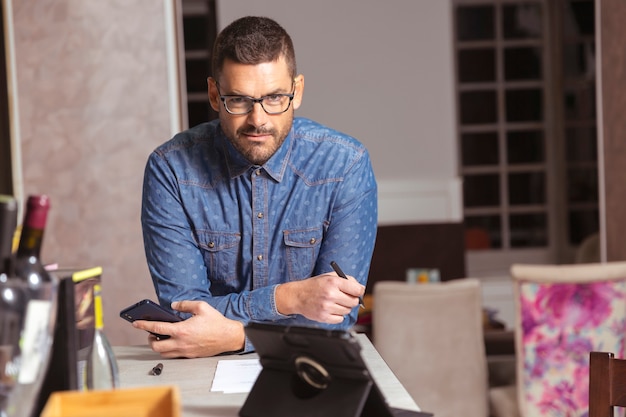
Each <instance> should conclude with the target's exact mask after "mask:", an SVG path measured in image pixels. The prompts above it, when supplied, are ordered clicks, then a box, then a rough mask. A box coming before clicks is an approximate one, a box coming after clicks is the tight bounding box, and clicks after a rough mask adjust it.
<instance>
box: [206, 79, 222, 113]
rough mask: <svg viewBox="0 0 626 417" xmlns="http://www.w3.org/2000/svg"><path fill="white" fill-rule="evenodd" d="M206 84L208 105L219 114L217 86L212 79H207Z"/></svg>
mask: <svg viewBox="0 0 626 417" xmlns="http://www.w3.org/2000/svg"><path fill="white" fill-rule="evenodd" d="M207 84H208V86H209V103H210V104H211V108H212V109H213V110H215V111H216V112H218V113H219V111H220V93H219V92H218V91H217V85H216V84H215V79H213V78H212V77H208V78H207Z"/></svg>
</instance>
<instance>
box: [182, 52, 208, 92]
mask: <svg viewBox="0 0 626 417" xmlns="http://www.w3.org/2000/svg"><path fill="white" fill-rule="evenodd" d="M185 71H186V74H187V92H189V93H193V92H196V93H197V92H203V93H205V92H207V91H208V84H207V80H206V79H207V77H208V76H209V61H208V59H204V58H201V59H188V60H187V61H186V63H185ZM207 100H208V97H207Z"/></svg>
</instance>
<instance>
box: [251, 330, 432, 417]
mask: <svg viewBox="0 0 626 417" xmlns="http://www.w3.org/2000/svg"><path fill="white" fill-rule="evenodd" d="M246 335H247V336H248V338H249V339H250V341H251V342H252V344H253V345H254V347H255V349H256V351H257V353H258V355H259V358H260V362H261V366H262V370H261V372H260V374H259V376H258V378H257V380H256V382H255V383H254V386H253V387H252V390H251V391H250V393H249V394H248V397H247V398H246V401H245V403H244V405H243V407H242V408H241V410H240V411H239V415H240V416H241V417H261V416H263V417H269V416H271V417H288V416H289V417H292V416H294V415H298V416H301V417H313V416H324V417H329V416H333V417H393V416H396V415H398V414H397V412H398V411H400V410H395V409H392V408H390V407H389V406H388V405H387V403H386V401H385V399H384V397H383V395H382V393H381V392H380V390H379V389H378V387H377V386H376V383H375V382H374V380H373V379H372V377H371V375H370V373H369V371H368V369H367V366H366V364H365V362H364V361H363V358H362V357H361V346H360V345H359V343H358V340H357V339H356V338H355V337H354V336H353V334H352V333H350V332H347V331H340V330H325V329H318V328H309V327H296V326H278V325H274V324H267V323H255V322H251V323H249V324H248V325H247V326H246ZM402 411H403V412H405V413H406V410H402ZM405 415H406V414H405ZM413 415H415V416H423V415H428V414H426V413H415V414H413Z"/></svg>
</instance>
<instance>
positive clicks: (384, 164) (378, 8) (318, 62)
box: [217, 0, 462, 224]
mask: <svg viewBox="0 0 626 417" xmlns="http://www.w3.org/2000/svg"><path fill="white" fill-rule="evenodd" d="M217 11H218V16H217V17H218V29H221V28H223V27H224V26H226V25H227V24H228V23H230V22H231V21H233V20H234V19H236V18H238V17H241V16H245V15H262V16H268V17H271V18H273V19H275V20H276V21H277V22H279V23H280V24H281V25H282V26H283V27H284V28H285V29H286V30H287V31H288V32H289V33H290V35H291V37H292V39H293V42H294V45H295V48H296V58H297V61H298V70H299V72H300V73H302V74H304V76H305V94H304V102H303V105H302V107H301V108H300V109H299V110H298V112H297V115H299V116H304V117H309V118H311V119H314V120H317V121H319V122H321V123H324V124H327V125H329V126H330V127H333V128H335V129H338V130H341V131H344V132H346V133H348V134H350V135H353V136H355V137H356V138H358V139H359V140H360V141H362V142H363V143H364V144H365V145H366V146H367V147H368V149H369V150H370V152H371V155H372V161H373V164H374V170H375V172H376V175H377V178H378V183H379V188H380V198H379V200H380V223H381V224H395V223H424V222H438V221H460V220H461V218H462V201H461V187H460V181H459V179H458V176H457V145H456V109H455V100H454V73H453V68H454V65H453V54H452V33H453V32H452V12H451V3H450V0H419V1H417V0H391V1H378V0H376V1H375V0H340V1H337V0H316V1H308V2H304V1H293V0H226V1H218V2H217ZM392 104H393V106H392Z"/></svg>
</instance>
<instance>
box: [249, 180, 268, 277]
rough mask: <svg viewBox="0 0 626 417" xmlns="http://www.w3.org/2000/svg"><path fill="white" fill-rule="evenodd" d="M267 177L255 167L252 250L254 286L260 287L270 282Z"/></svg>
mask: <svg viewBox="0 0 626 417" xmlns="http://www.w3.org/2000/svg"><path fill="white" fill-rule="evenodd" d="M266 185H267V184H266V178H264V176H263V172H262V170H261V169H255V170H254V173H253V175H252V210H253V213H254V212H255V213H256V221H255V222H253V223H254V224H253V225H252V227H253V232H252V235H253V243H252V250H253V252H252V253H254V254H256V255H255V262H254V263H253V267H252V270H253V275H252V286H253V289H254V288H259V287H262V286H266V285H267V284H268V282H269V281H268V265H267V261H266V259H265V256H264V254H265V253H266V252H267V245H268V243H267V241H268V240H267V236H266V230H267V225H266V224H265V212H266V211H267V208H266V207H264V206H263V204H264V202H266V201H268V199H267V196H266V193H267V187H266Z"/></svg>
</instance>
